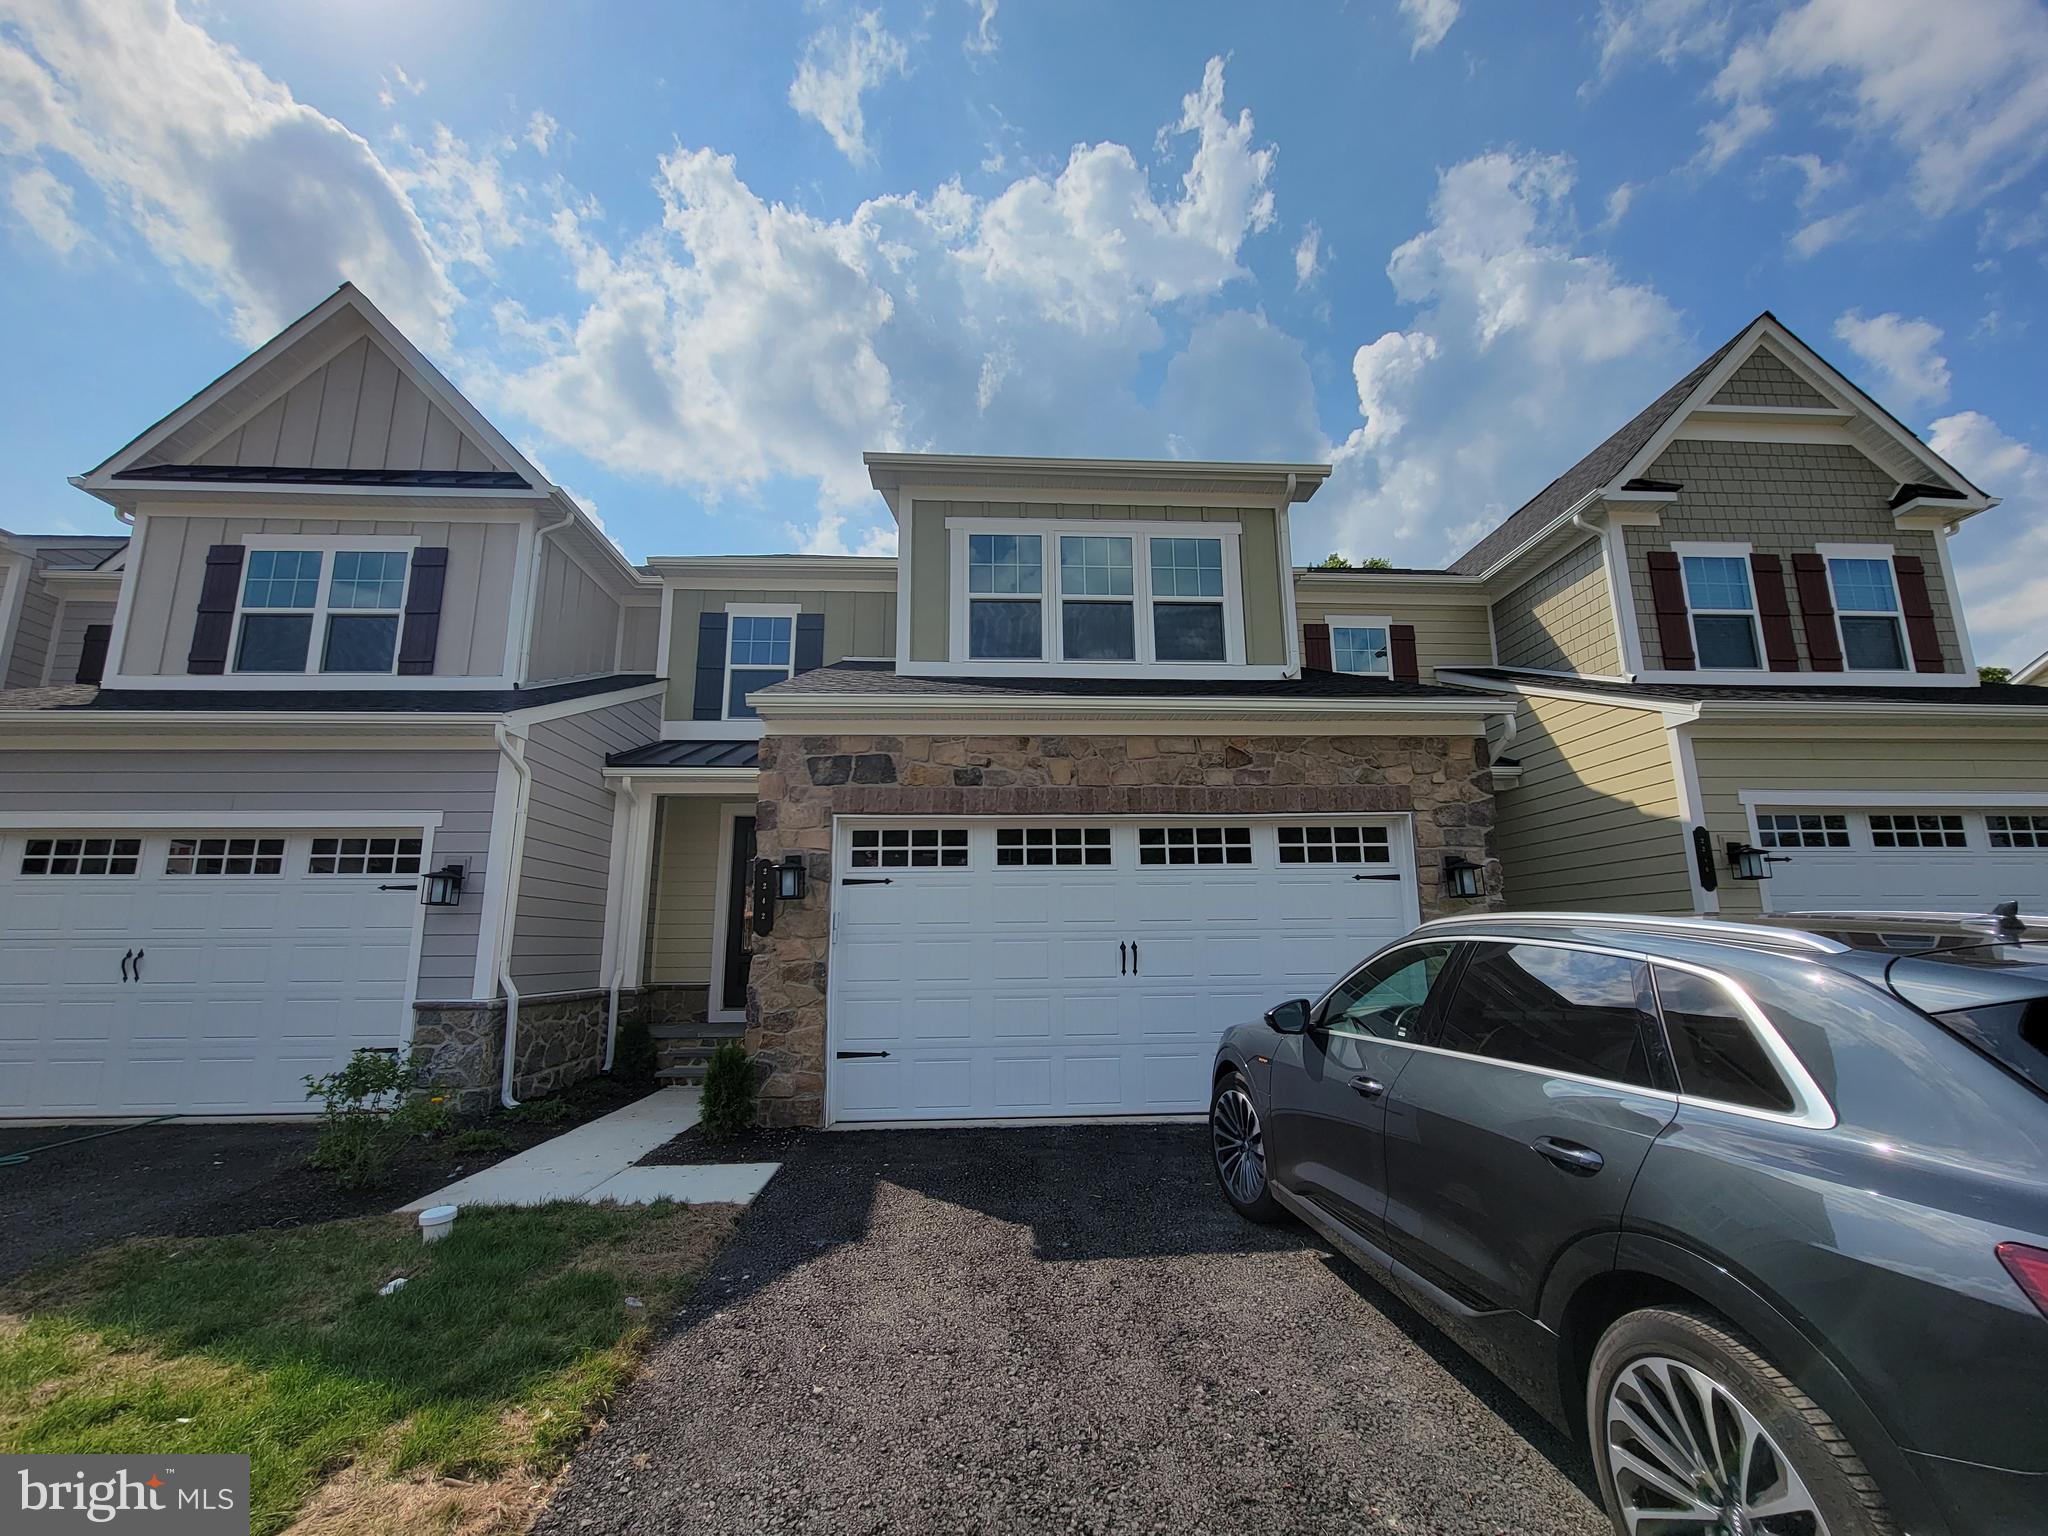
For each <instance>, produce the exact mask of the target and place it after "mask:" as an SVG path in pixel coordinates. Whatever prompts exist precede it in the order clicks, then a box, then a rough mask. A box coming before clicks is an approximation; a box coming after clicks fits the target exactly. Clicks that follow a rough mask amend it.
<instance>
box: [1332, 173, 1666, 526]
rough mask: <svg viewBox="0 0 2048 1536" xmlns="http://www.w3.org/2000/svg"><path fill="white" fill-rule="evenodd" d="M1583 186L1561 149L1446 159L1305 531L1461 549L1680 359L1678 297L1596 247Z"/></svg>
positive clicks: (1645, 395) (1360, 365) (1406, 247)
mask: <svg viewBox="0 0 2048 1536" xmlns="http://www.w3.org/2000/svg"><path fill="white" fill-rule="evenodd" d="M1573 186H1574V169H1573V166H1572V163H1571V161H1570V160H1568V159H1566V158H1565V157H1563V156H1560V155H1538V154H1526V153H1516V152H1505V151H1504V152H1497V153H1493V154H1487V155H1481V156H1479V157H1477V158H1475V159H1472V160H1468V161H1466V162H1464V163H1463V164H1461V165H1456V166H1453V167H1452V168H1450V169H1449V170H1447V171H1445V172H1443V173H1442V174H1441V176H1440V177H1439V179H1438V185H1437V190H1436V195H1435V197H1434V198H1433V199H1432V201H1431V204H1430V223H1429V226H1428V227H1427V228H1426V229H1424V230H1422V231H1421V232H1420V233H1419V234H1417V235H1415V236H1414V237H1413V238H1412V239H1410V240H1407V241H1405V242H1403V243H1402V244H1401V245H1400V246H1399V247H1398V248H1397V249H1396V250H1395V251H1394V253H1393V255H1392V257H1391V259H1390V260H1389V261H1388V263H1387V276H1388V278H1389V279H1390V281H1391V282H1392V283H1393V287H1394V293H1395V296H1396V297H1397V298H1398V299H1399V300H1400V301H1401V302H1402V303H1404V304H1407V305H1410V306H1413V307H1414V309H1415V311H1416V313H1415V317H1414V320H1413V322H1412V323H1411V324H1410V325H1409V326H1408V327H1407V328H1406V329H1404V330H1399V331H1391V332H1388V333H1387V334H1386V335H1384V336H1381V337H1380V338H1379V339H1377V340H1376V341H1373V342H1370V343H1368V344H1366V345H1365V346H1363V347H1360V348H1359V349H1358V351H1357V353H1356V355H1355V356H1354V357H1353V359H1352V376H1353V380H1354V383H1355V384H1356V386H1357V390H1358V397H1359V414H1360V424H1359V425H1358V426H1357V427H1356V428H1355V429H1354V430H1352V431H1351V433H1350V434H1349V435H1348V436H1347V437H1346V438H1345V440H1344V441H1343V443H1342V444H1340V445H1339V447H1338V448H1337V452H1336V460H1335V462H1336V466H1337V470H1336V473H1335V475H1333V476H1332V479H1331V482H1330V484H1329V486H1328V487H1327V488H1326V489H1325V490H1324V491H1323V493H1322V494H1321V495H1319V496H1318V497H1317V498H1316V499H1315V501H1313V502H1311V503H1309V505H1308V506H1307V507H1306V508H1304V509H1303V521H1304V523H1305V524H1306V525H1307V527H1308V529H1310V530H1313V531H1312V532H1308V533H1305V534H1304V536H1303V537H1304V538H1305V540H1306V544H1307V545H1308V546H1313V547H1316V548H1324V547H1335V548H1337V549H1339V550H1342V551H1343V552H1345V553H1347V554H1351V555H1354V556H1365V555H1387V556H1390V557H1394V558H1396V559H1400V560H1406V561H1411V562H1414V563H1419V564H1431V563H1436V562H1439V561H1442V560H1445V559H1448V558H1450V557H1451V556H1453V555H1456V554H1457V553H1459V552H1460V551H1461V550H1462V549H1463V548H1464V547H1465V546H1466V545H1467V544H1469V543H1470V542H1471V541H1472V540H1473V539H1474V538H1476V537H1477V536H1478V535H1479V534H1480V533H1481V532H1483V531H1484V530H1485V529H1486V528H1488V527H1490V526H1492V524H1494V523H1495V522H1497V521H1498V520H1499V519H1500V518H1501V517H1503V516H1505V515H1506V514H1507V513H1508V512H1510V511H1512V510H1513V509H1514V508H1515V507H1517V506H1519V505H1520V504H1521V503H1522V502H1523V501H1526V500H1527V499H1528V498H1529V497H1530V496H1531V495H1533V494H1534V493H1535V492H1536V491H1538V490H1540V489H1541V488H1542V486H1543V484H1544V483H1545V482H1546V481H1547V480H1549V479H1550V478H1551V477H1553V476H1555V475H1557V474H1558V473H1560V472H1561V471H1562V470H1564V469H1565V468H1566V466H1567V465H1568V464H1570V462H1571V461H1572V460H1573V459H1575V458H1577V457H1578V456H1579V455H1580V454H1582V453H1584V452H1585V451H1586V450H1587V449H1589V448H1591V447H1592V446H1593V444H1594V443H1595V442H1597V441H1598V440H1599V439H1600V438H1601V437H1603V436H1605V435H1606V434H1607V433H1609V432H1611V431H1613V429H1614V428H1615V427H1617V426H1619V425H1620V424H1621V422H1623V421H1625V420H1626V419H1627V418H1628V417H1629V416H1631V415H1633V414H1634V413H1635V412H1636V411H1637V410H1639V409H1641V407H1642V406H1643V405H1644V404H1645V403H1646V402H1647V401H1649V400H1650V399H1651V398H1653V397H1654V396H1655V395H1656V394H1657V393H1658V392H1659V391H1660V390H1662V389H1663V388H1664V387H1665V386H1666V385H1668V384H1669V383H1670V382H1671V380H1672V379H1673V378H1674V377H1676V376H1677V374H1678V373H1679V372H1682V371H1683V368H1684V365H1685V364H1686V362H1688V361H1690V360H1691V359H1689V358H1688V357H1687V356H1686V350H1685V337H1684V335H1683V328H1682V327H1681V325H1680V322H1679V317H1678V314H1677V312H1676V311H1675V310H1674V309H1673V308H1672V306H1671V304H1670V302H1669V301H1668V300H1667V299H1665V298H1664V296H1663V295H1662V294H1660V293H1658V292H1657V291H1656V290H1655V289H1654V288H1651V287H1648V286H1646V285H1643V284H1639V283H1633V282H1630V281H1628V280H1627V279H1626V278H1624V277H1623V276H1622V274H1621V273H1620V272H1619V271H1618V270H1617V269H1616V268H1615V266H1614V265H1613V263H1612V262H1611V261H1609V260H1608V259H1607V258H1606V257H1605V256H1602V255H1599V254H1597V253H1595V252H1593V251H1590V250H1587V249H1586V248H1585V243H1584V240H1583V237H1582V235H1581V234H1580V232H1579V227H1578V223H1577V219H1576V216H1575V213H1574V210H1573V206H1572V192H1573Z"/></svg>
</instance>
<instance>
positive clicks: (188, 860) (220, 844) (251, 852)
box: [164, 837, 284, 875]
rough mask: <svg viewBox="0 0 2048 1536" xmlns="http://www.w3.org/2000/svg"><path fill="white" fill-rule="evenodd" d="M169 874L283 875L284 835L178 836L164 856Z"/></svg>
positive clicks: (166, 872)
mask: <svg viewBox="0 0 2048 1536" xmlns="http://www.w3.org/2000/svg"><path fill="white" fill-rule="evenodd" d="M164 873H165V874H167V875H281V874H283V873H284V839H283V838H281V837H174V838H172V839H171V846H170V852H169V854H168V855H167V856H166V857H165V859H164Z"/></svg>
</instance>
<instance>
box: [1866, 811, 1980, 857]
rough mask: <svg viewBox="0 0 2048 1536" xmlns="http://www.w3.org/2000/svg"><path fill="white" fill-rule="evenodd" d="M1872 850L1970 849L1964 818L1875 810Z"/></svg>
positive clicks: (1871, 835)
mask: <svg viewBox="0 0 2048 1536" xmlns="http://www.w3.org/2000/svg"><path fill="white" fill-rule="evenodd" d="M1870 844H1871V846H1872V847H1873V848H1967V847H1969V846H1970V840H1969V838H1968V836H1967V835H1965V833H1964V831H1963V818H1962V817H1961V816H1957V815H1947V814H1941V813H1936V812H1925V811H1923V812H1917V813H1913V814H1907V813H1905V812H1891V811H1875V812H1872V813H1871V817H1870Z"/></svg>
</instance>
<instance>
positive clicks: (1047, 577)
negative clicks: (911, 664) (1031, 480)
mask: <svg viewBox="0 0 2048 1536" xmlns="http://www.w3.org/2000/svg"><path fill="white" fill-rule="evenodd" d="M976 533H997V534H1037V535H1038V536H1039V537H1041V538H1042V539H1043V540H1044V541H1045V543H1044V546H1043V548H1042V550H1041V555H1042V564H1041V567H1040V568H1041V570H1042V572H1043V576H1042V579H1041V581H1040V583H1039V594H1038V601H1039V614H1040V618H1039V635H1040V639H1041V641H1042V644H1043V646H1044V652H1045V654H1044V655H1042V656H1041V657H1040V658H1039V659H1038V660H1036V661H993V660H989V661H982V660H976V659H975V658H973V657H971V656H970V655H969V654H968V646H967V636H968V625H967V618H968V605H969V603H970V602H971V601H972V599H973V596H974V594H970V593H969V592H968V590H967V536H968V535H969V534H976ZM1242 534H1243V529H1242V526H1241V525H1240V524H1237V523H1145V522H1107V521H1095V520H1085V519H1084V520H1081V521H1076V522H1060V521H1052V520H1044V521H1039V520H1028V519H1026V520H1013V519H1008V518H988V517H949V518H947V519H946V542H947V563H948V566H949V567H950V571H951V580H950V581H949V583H948V587H949V589H950V591H951V594H952V604H951V606H952V611H951V613H949V614H948V615H947V649H946V655H947V663H946V665H945V667H944V668H943V670H944V671H948V672H955V673H961V674H978V675H983V676H990V677H1042V676H1045V675H1047V674H1054V675H1064V676H1070V677H1086V676H1091V675H1092V676H1100V675H1101V674H1102V673H1104V672H1105V671H1115V670H1116V669H1117V668H1132V667H1137V668H1142V669H1143V670H1144V672H1145V674H1146V675H1147V676H1149V677H1186V678H1198V677H1215V676H1216V675H1217V674H1218V673H1220V672H1223V671H1225V670H1228V669H1237V670H1239V671H1242V670H1243V669H1244V665H1245V662H1244V643H1245V642H1244V581H1243V576H1242V574H1241V571H1240V561H1239V547H1238V546H1239V541H1240V539H1241V538H1242ZM1062 535H1064V536H1067V537H1070V538H1071V537H1083V538H1085V537H1090V536H1093V537H1097V538H1102V537H1108V538H1128V539H1130V540H1132V548H1131V593H1130V599H1129V601H1130V603H1131V606H1132V615H1131V623H1132V626H1133V628H1134V630H1135V633H1134V635H1133V637H1132V639H1133V650H1134V651H1135V652H1136V655H1135V657H1134V659H1132V660H1129V661H1069V660H1067V659H1066V658H1065V657H1063V656H1061V655H1060V654H1059V649H1060V639H1061V633H1062V631H1061V626H1060V606H1059V605H1060V602H1061V599H1062V595H1063V594H1062V593H1061V592H1060V589H1059V563H1060V562H1059V540H1060V538H1061V536H1062ZM1154 538H1163V539H1219V540H1221V541H1222V544H1223V659H1222V660H1221V661H1175V662H1162V661H1159V660H1158V659H1157V658H1156V655H1155V643H1154V635H1153V623H1152V605H1153V601H1154V599H1153V595H1152V556H1151V547H1150V545H1149V544H1147V543H1146V542H1145V541H1146V540H1149V539H1154ZM979 595H980V596H988V595H989V594H987V593H982V594H979ZM998 596H999V597H1000V596H1001V594H998ZM1014 600H1016V599H1013V601H1014ZM1113 600H1114V601H1118V602H1121V601H1123V600H1124V599H1123V598H1122V597H1121V596H1119V597H1117V598H1115V599H1113ZM1179 600H1180V599H1176V598H1173V597H1166V598H1163V599H1161V601H1165V602H1175V601H1179ZM1188 601H1203V602H1213V601H1214V599H1212V598H1203V599H1188ZM920 670H938V669H934V668H932V667H931V666H930V665H929V664H927V666H926V667H925V668H922V669H920ZM1280 670H1281V669H1279V668H1266V669H1259V672H1258V674H1257V675H1261V676H1263V675H1266V674H1267V673H1268V672H1270V673H1271V674H1272V675H1274V676H1278V675H1279V674H1280Z"/></svg>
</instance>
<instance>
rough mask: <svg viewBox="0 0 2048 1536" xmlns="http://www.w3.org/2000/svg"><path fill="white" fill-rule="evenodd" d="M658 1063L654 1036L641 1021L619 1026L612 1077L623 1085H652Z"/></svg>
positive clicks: (636, 1020)
mask: <svg viewBox="0 0 2048 1536" xmlns="http://www.w3.org/2000/svg"><path fill="white" fill-rule="evenodd" d="M655 1067H656V1061H655V1051H654V1036H653V1034H652V1033H651V1032H650V1031H649V1030H648V1028H647V1025H646V1023H645V1022H644V1021H642V1020H640V1019H625V1020H622V1021H621V1022H620V1024H619V1038H618V1039H617V1040H616V1041H614V1042H613V1044H612V1076H613V1077H615V1078H617V1079H618V1080H619V1081H620V1082H622V1083H651V1082H653V1081H654V1073H655Z"/></svg>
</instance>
